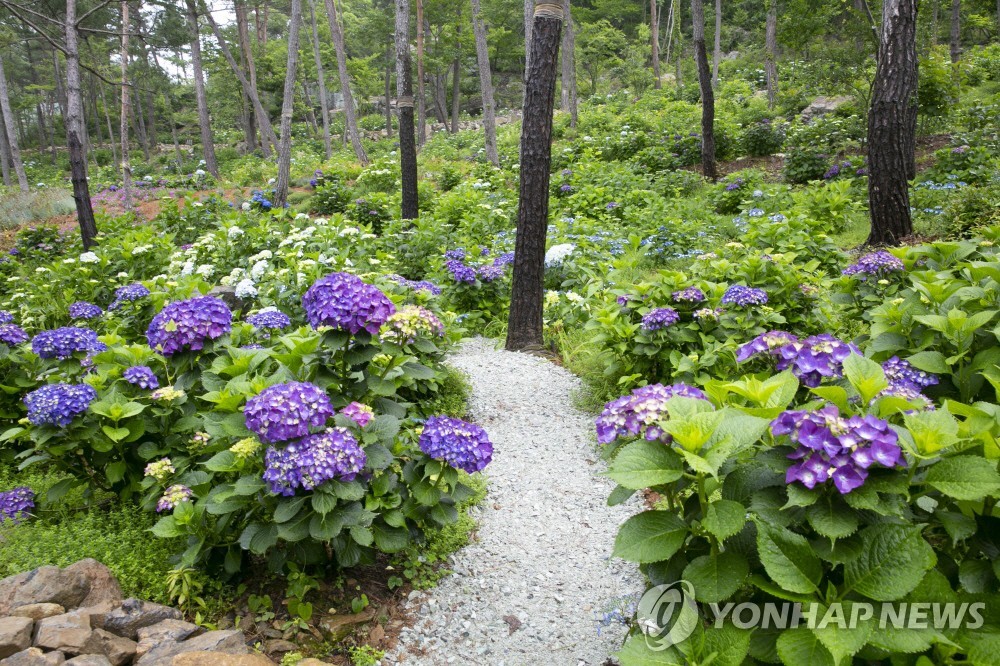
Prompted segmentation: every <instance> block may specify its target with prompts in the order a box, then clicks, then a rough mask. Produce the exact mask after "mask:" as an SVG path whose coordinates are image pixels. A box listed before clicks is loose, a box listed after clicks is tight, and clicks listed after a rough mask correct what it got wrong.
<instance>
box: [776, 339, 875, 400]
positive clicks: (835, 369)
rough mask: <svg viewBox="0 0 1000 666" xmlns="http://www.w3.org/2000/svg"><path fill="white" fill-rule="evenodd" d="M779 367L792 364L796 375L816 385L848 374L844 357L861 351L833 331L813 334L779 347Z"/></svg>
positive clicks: (811, 386)
mask: <svg viewBox="0 0 1000 666" xmlns="http://www.w3.org/2000/svg"><path fill="white" fill-rule="evenodd" d="M776 351H777V355H778V359H779V360H778V366H777V367H778V370H784V369H785V368H788V367H791V369H792V374H794V375H795V376H796V377H798V378H799V381H801V382H802V384H803V385H804V386H808V387H809V388H815V387H816V386H819V385H820V383H822V381H823V379H825V378H830V377H840V376H842V375H843V374H844V359H846V358H847V357H848V356H850V355H851V354H860V353H861V351H860V350H859V349H858V348H857V347H855V346H854V345H853V344H850V343H847V342H844V341H842V340H838V339H837V338H835V337H833V336H832V335H830V334H829V333H821V334H819V335H813V336H810V337H808V338H806V339H804V340H802V341H800V342H797V343H792V344H789V345H785V346H783V347H779V348H777V350H776Z"/></svg>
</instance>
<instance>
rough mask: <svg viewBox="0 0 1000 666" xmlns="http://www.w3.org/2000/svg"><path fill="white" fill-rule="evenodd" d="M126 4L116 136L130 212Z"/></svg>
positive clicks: (123, 19)
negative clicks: (119, 140)
mask: <svg viewBox="0 0 1000 666" xmlns="http://www.w3.org/2000/svg"><path fill="white" fill-rule="evenodd" d="M128 14H129V12H128V2H127V1H126V0H122V50H121V57H120V59H121V74H122V83H121V103H122V107H121V117H120V119H119V120H120V122H119V125H118V135H119V136H120V137H121V142H122V161H121V173H122V192H123V195H124V198H125V210H127V211H131V210H132V165H131V164H130V163H129V152H128V118H129V113H130V111H131V110H130V108H129V106H130V103H131V101H132V92H131V91H130V90H129V84H128V31H129V29H128V25H129V20H128Z"/></svg>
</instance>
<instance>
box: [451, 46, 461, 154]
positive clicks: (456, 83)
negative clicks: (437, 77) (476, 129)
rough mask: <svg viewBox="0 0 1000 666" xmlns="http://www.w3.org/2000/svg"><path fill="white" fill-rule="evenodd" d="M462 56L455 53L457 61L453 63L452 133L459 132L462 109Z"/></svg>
mask: <svg viewBox="0 0 1000 666" xmlns="http://www.w3.org/2000/svg"><path fill="white" fill-rule="evenodd" d="M461 67H462V58H461V56H460V54H458V53H456V54H455V61H454V62H453V63H452V64H451V76H452V78H451V133H452V134H457V133H458V116H459V114H460V113H461V111H462V86H461V80H460V77H461Z"/></svg>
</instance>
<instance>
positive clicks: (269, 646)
mask: <svg viewBox="0 0 1000 666" xmlns="http://www.w3.org/2000/svg"><path fill="white" fill-rule="evenodd" d="M298 649H299V646H298V645H296V644H295V643H293V642H291V641H286V640H282V639H280V638H277V639H274V640H270V641H265V642H264V652H266V653H268V654H284V653H285V652H295V651H296V650H298Z"/></svg>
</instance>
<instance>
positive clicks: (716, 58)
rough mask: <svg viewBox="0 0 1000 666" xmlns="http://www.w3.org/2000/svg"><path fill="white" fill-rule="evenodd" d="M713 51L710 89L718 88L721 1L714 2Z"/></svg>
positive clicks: (720, 50)
mask: <svg viewBox="0 0 1000 666" xmlns="http://www.w3.org/2000/svg"><path fill="white" fill-rule="evenodd" d="M714 46H715V49H714V51H713V52H712V88H718V87H719V62H720V61H721V60H722V0H715V44H714Z"/></svg>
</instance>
